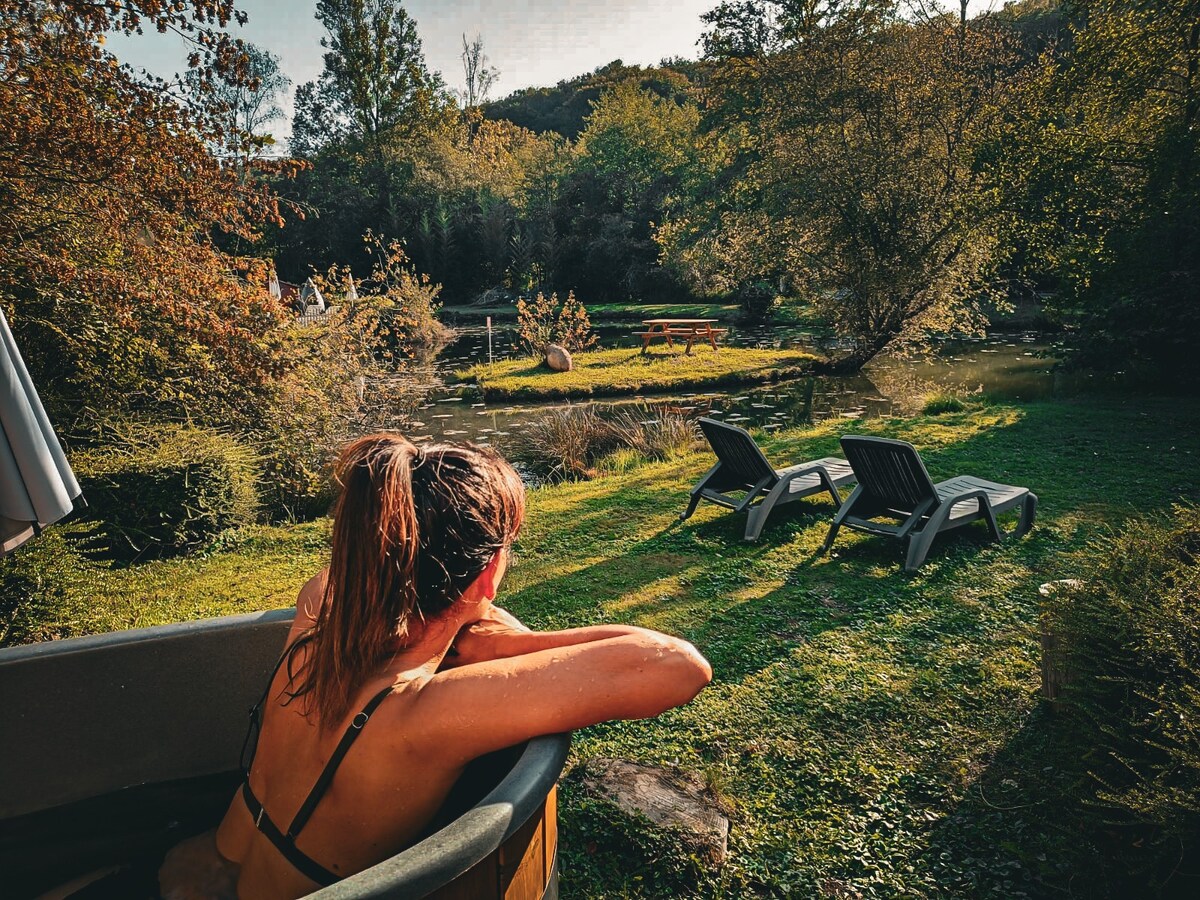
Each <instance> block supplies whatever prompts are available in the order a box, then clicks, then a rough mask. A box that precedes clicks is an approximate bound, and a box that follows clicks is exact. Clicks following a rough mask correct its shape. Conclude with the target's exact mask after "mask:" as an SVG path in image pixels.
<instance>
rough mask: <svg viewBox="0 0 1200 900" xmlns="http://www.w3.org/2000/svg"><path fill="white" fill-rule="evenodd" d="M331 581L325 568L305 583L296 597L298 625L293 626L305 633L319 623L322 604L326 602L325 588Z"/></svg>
mask: <svg viewBox="0 0 1200 900" xmlns="http://www.w3.org/2000/svg"><path fill="white" fill-rule="evenodd" d="M328 581H329V569H328V567H327V568H324V569H322V570H321V571H320V572H318V573H317V574H316V575H314V576H313V577H312V578H310V579H308V581H307V582H305V584H304V587H302V588H300V594H299V596H298V597H296V623H295V625H294V626H293V627H294V628H298V629H299V630H301V631H303V630H306V629H308V628H311V627H312V626H313V625H315V624H316V622H317V615H318V614H319V613H320V612H321V604H322V603H324V602H325V586H326V584H327V583H328Z"/></svg>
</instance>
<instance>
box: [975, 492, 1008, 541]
mask: <svg viewBox="0 0 1200 900" xmlns="http://www.w3.org/2000/svg"><path fill="white" fill-rule="evenodd" d="M979 511H980V512H981V513H983V520H984V521H985V522H987V527H988V531H989V532H990V533H991V535H992V540H993V541H995V542H996V543H997V544H999V543H1002V542H1003V541H1004V532H1003V531H1001V530H1000V523H999V522H997V521H996V513H995V511H994V510H993V509H992V505H991V504H990V503H988V502H987V500H984V499H982V498H981V499H980V501H979Z"/></svg>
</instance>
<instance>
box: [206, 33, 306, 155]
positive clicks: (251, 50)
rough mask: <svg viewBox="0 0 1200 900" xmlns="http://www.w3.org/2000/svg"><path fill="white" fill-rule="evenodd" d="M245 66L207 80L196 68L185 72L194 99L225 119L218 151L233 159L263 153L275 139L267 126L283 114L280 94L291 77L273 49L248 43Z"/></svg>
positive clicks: (289, 82) (245, 49)
mask: <svg viewBox="0 0 1200 900" xmlns="http://www.w3.org/2000/svg"><path fill="white" fill-rule="evenodd" d="M242 52H243V53H244V54H245V57H246V59H245V65H244V69H243V70H242V71H241V73H240V74H238V75H237V76H235V77H233V78H223V79H219V80H217V81H215V82H213V81H211V80H206V79H205V78H204V76H203V73H202V72H200V71H199V70H197V69H189V70H188V71H187V72H186V73H185V74H184V80H185V81H186V83H187V85H188V88H189V90H190V92H191V99H192V102H193V103H194V104H196V105H197V106H199V107H200V108H201V109H202V110H204V111H205V113H206V114H207V115H209V116H210V117H212V118H214V119H216V120H217V121H220V122H221V123H222V130H223V131H224V132H225V135H226V142H225V145H224V146H223V147H220V148H219V150H218V152H219V153H220V154H221V155H223V156H227V157H230V158H233V159H240V160H248V159H253V158H255V157H258V156H261V155H262V154H263V152H264V151H265V150H266V148H267V147H270V146H272V145H273V144H274V143H275V139H274V137H273V136H272V135H270V134H268V133H266V132H265V131H264V129H265V128H266V127H267V126H268V125H269V124H271V123H272V122H274V121H276V120H277V119H280V118H282V117H283V110H282V109H280V107H279V97H280V95H281V94H283V93H285V92H286V91H287V89H288V88H289V87H291V84H292V81H291V79H290V78H288V77H287V76H286V75H284V74H283V73H282V72H281V71H280V70H279V57H278V56H276V55H275V54H274V53H271V52H269V51H267V50H263V49H262V48H261V47H256V46H254V45H253V44H245V45H244V46H243V47H242Z"/></svg>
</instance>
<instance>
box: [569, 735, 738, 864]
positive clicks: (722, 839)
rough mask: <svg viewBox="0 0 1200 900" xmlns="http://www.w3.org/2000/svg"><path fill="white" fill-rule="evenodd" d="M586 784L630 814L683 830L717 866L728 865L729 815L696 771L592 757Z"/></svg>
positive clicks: (586, 774)
mask: <svg viewBox="0 0 1200 900" xmlns="http://www.w3.org/2000/svg"><path fill="white" fill-rule="evenodd" d="M583 784H584V786H585V787H586V788H587V789H588V790H589V791H591V792H592V793H594V794H597V795H599V796H602V797H605V798H607V799H609V800H611V801H612V802H613V803H614V804H616V806H617V807H618V808H619V809H621V810H622V811H624V812H626V813H628V814H631V815H640V816H645V817H646V818H647V819H649V820H650V821H651V822H653V823H654V824H655V825H659V826H663V827H665V828H670V829H672V830H675V831H677V832H680V833H682V834H683V835H684V836H685V837H686V838H687V840H688V841H689V842H690V843H692V844H694V845H695V847H696V848H697V850H699V851H700V856H701V857H702V858H704V859H705V860H706V861H707V862H708V863H709V864H710V865H712V866H713V867H719V866H721V865H723V864H724V863H725V858H726V856H727V855H728V853H729V819H727V818H726V817H725V816H724V815H722V814H721V812H720V811H719V810H718V808H717V805H716V802H715V800H714V799H713V797H712V796H711V791H709V790H708V789H707V788H705V787H704V785H703V784H701V782H700V780H699V779H698V778H697V777H696V776H695V775H692V774H690V773H684V772H672V771H667V770H666V769H660V768H656V767H654V766H646V765H642V764H641V763H635V762H630V761H628V760H624V759H593V760H590V761H589V762H588V763H587V764H586V766H585V774H584V777H583Z"/></svg>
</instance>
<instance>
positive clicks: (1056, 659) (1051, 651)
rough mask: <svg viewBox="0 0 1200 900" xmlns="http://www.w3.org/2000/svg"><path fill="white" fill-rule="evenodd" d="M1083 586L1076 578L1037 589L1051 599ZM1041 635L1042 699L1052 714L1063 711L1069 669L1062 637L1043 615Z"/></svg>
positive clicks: (1047, 584)
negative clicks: (1064, 591) (1057, 594)
mask: <svg viewBox="0 0 1200 900" xmlns="http://www.w3.org/2000/svg"><path fill="white" fill-rule="evenodd" d="M1082 584H1083V582H1082V581H1080V580H1079V579H1078V578H1064V579H1063V580H1061V581H1048V582H1046V583H1045V584H1043V585H1042V586H1041V587H1040V588H1038V593H1039V594H1041V595H1042V596H1043V597H1051V596H1053V595H1054V594H1056V593H1058V592H1059V591H1062V590H1067V591H1071V590H1075V589H1076V588H1078V587H1080V586H1081V585H1082ZM1041 626H1042V627H1041V634H1042V697H1043V698H1044V699H1045V700H1046V702H1047V704H1049V706H1050V709H1051V710H1053V711H1054V712H1061V711H1062V709H1063V701H1062V694H1063V692H1064V690H1065V689H1066V687H1067V686H1068V685H1069V684H1070V683H1071V667H1070V666H1069V665H1068V664H1067V654H1066V648H1065V647H1064V646H1063V643H1062V636H1061V635H1059V634H1056V633H1055V632H1054V630H1053V629H1052V627H1051V625H1050V623H1049V622H1048V621H1047V620H1046V616H1045V615H1044V614H1043V615H1042V617H1041Z"/></svg>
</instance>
